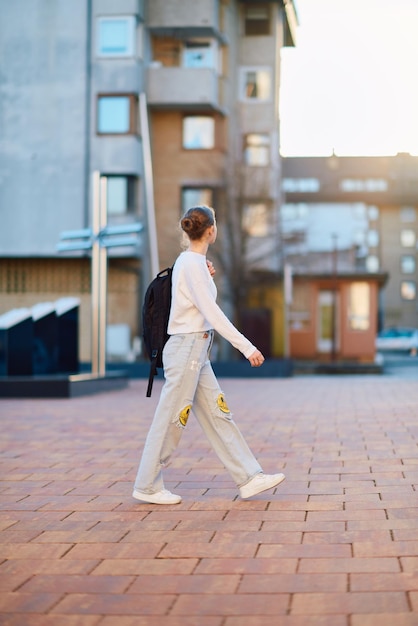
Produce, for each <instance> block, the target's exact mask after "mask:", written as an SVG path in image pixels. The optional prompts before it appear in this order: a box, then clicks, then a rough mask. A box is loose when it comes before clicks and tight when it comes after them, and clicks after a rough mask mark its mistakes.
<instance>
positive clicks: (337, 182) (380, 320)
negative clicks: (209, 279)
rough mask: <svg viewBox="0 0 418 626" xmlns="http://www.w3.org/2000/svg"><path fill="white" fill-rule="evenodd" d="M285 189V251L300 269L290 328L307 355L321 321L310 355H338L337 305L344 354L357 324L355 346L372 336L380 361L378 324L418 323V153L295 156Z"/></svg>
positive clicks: (286, 165)
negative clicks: (308, 336) (346, 339)
mask: <svg viewBox="0 0 418 626" xmlns="http://www.w3.org/2000/svg"><path fill="white" fill-rule="evenodd" d="M283 195H284V202H283V206H282V211H281V231H282V243H283V252H284V256H285V258H286V260H287V262H288V263H289V264H290V265H291V267H292V271H293V276H294V299H293V304H292V306H291V308H290V314H289V321H290V328H291V331H290V333H291V335H292V336H293V342H294V347H295V350H298V351H299V354H301V350H302V346H301V345H299V343H300V344H302V343H304V348H303V349H304V350H305V351H306V346H307V343H306V340H305V341H304V342H303V341H302V335H303V333H304V332H308V329H309V328H312V327H315V324H313V323H312V320H314V319H316V320H317V322H318V325H317V326H316V330H317V332H316V338H315V337H313V335H312V336H311V344H310V354H309V356H311V357H312V356H318V355H321V354H322V355H324V354H326V353H328V354H329V353H330V351H331V346H330V343H331V334H332V332H331V326H332V323H331V322H332V308H333V307H335V306H336V307H337V308H338V309H339V311H337V328H336V329H335V332H336V335H337V336H336V337H334V342H335V345H334V350H335V351H336V352H337V354H339V353H340V348H341V347H342V346H343V344H344V333H345V332H346V331H347V329H350V328H351V330H352V331H353V333H354V335H353V336H351V338H350V342H349V343H350V346H353V345H355V342H356V341H357V342H359V341H361V342H362V345H363V346H366V345H367V341H368V342H369V350H368V358H369V359H371V358H372V352H373V351H372V348H373V347H374V334H375V332H376V331H377V330H380V329H381V328H384V327H389V326H409V327H418V308H417V302H418V300H417V238H418V217H417V210H418V204H417V203H418V157H413V156H411V155H409V154H398V155H396V156H393V157H338V156H336V155H332V156H331V157H328V158H323V157H309V158H303V157H300V158H299V157H294V158H285V159H283ZM372 296H373V297H372ZM374 298H376V301H374ZM355 300H356V301H357V305H356V304H355V302H354V301H355ZM350 302H351V304H350ZM356 307H357V309H356ZM356 310H357V313H356ZM321 320H322V321H321ZM292 329H293V330H292ZM318 329H319V330H318ZM367 330H368V331H370V330H372V331H373V332H372V333H370V332H369V333H368V335H367V337H368V339H367V338H365V337H364V336H362V335H363V333H364V331H367ZM305 339H306V338H305ZM372 340H373V343H372ZM346 343H347V342H346ZM296 345H299V347H298V348H296ZM347 348H348V345H347ZM365 353H367V350H365Z"/></svg>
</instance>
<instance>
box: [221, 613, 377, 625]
mask: <svg viewBox="0 0 418 626" xmlns="http://www.w3.org/2000/svg"><path fill="white" fill-rule="evenodd" d="M224 624H225V626H348V617H346V616H344V615H302V616H299V615H275V616H269V615H263V616H262V617H260V616H259V615H246V616H245V622H244V621H243V618H242V617H227V618H226V620H225V622H224ZM375 626H376V625H375Z"/></svg>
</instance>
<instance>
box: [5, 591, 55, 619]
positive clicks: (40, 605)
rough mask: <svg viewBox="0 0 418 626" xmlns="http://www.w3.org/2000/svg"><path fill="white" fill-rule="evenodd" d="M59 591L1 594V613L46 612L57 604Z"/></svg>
mask: <svg viewBox="0 0 418 626" xmlns="http://www.w3.org/2000/svg"><path fill="white" fill-rule="evenodd" d="M61 597H62V594H59V593H20V592H14V593H11V592H5V593H3V594H1V596H0V614H1V613H16V612H19V613H45V612H46V611H48V610H49V609H50V608H51V607H53V606H54V604H56V603H57V602H58V601H59V599H60V598H61Z"/></svg>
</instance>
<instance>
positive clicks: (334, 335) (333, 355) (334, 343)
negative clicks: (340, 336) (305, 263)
mask: <svg viewBox="0 0 418 626" xmlns="http://www.w3.org/2000/svg"><path fill="white" fill-rule="evenodd" d="M332 239H333V242H334V246H333V251H332V282H333V285H332V350H331V359H332V361H333V362H334V361H335V360H336V358H337V254H338V248H337V240H338V235H336V234H333V235H332Z"/></svg>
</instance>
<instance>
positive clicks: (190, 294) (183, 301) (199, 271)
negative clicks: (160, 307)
mask: <svg viewBox="0 0 418 626" xmlns="http://www.w3.org/2000/svg"><path fill="white" fill-rule="evenodd" d="M172 285H173V290H172V297H171V312H170V318H169V320H168V334H169V335H181V334H183V333H195V332H205V331H207V330H211V329H215V330H216V331H217V332H218V333H219V334H220V335H222V337H224V338H225V339H226V340H227V341H229V342H230V343H231V344H232V345H233V346H234V347H235V348H237V349H238V350H239V351H240V352H242V354H243V355H244V356H245V357H246V358H248V357H249V356H250V355H251V354H252V353H253V352H254V351H255V350H256V349H257V348H256V347H255V346H253V344H252V343H251V342H250V341H249V340H248V339H247V338H246V337H244V335H243V334H241V333H240V332H239V331H238V330H237V329H236V328H235V326H234V325H233V324H232V323H231V322H230V321H229V319H228V318H227V317H226V315H225V314H224V312H223V311H222V309H220V307H219V306H218V305H217V304H216V295H217V289H216V285H215V283H214V281H213V279H212V277H211V275H210V273H209V270H208V267H207V265H206V257H205V256H204V255H203V254H199V253H198V252H191V251H190V250H187V251H186V252H182V253H181V254H180V256H179V257H178V259H177V261H176V262H175V264H174V269H173V277H172Z"/></svg>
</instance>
